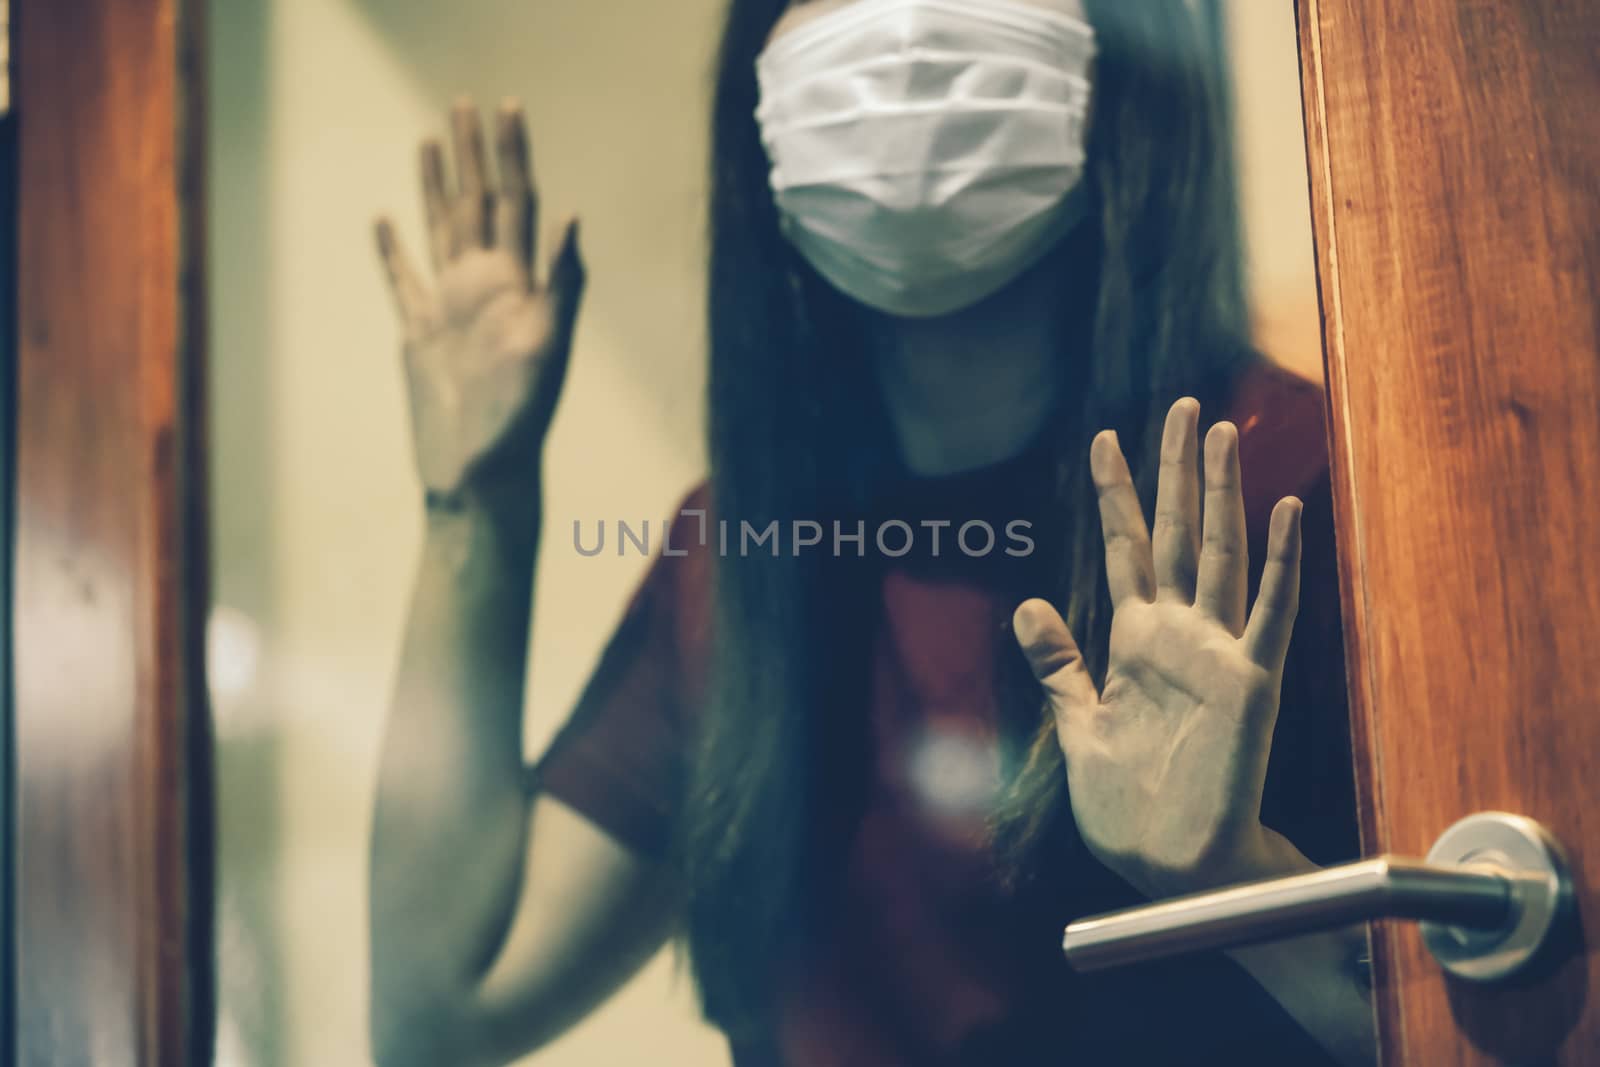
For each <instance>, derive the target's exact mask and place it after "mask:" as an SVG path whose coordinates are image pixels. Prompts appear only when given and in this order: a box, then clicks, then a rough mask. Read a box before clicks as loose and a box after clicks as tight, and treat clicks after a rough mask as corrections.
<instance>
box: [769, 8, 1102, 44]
mask: <svg viewBox="0 0 1600 1067" xmlns="http://www.w3.org/2000/svg"><path fill="white" fill-rule="evenodd" d="M859 2H860V0H789V6H788V7H787V8H786V9H784V12H783V14H782V15H781V16H780V17H779V19H778V21H777V22H776V23H775V24H774V25H773V27H772V33H771V34H769V35H768V37H767V41H768V43H769V44H770V43H771V42H772V41H775V40H777V39H778V38H779V37H782V36H783V35H784V34H786V33H788V32H789V31H790V30H792V29H794V28H796V27H797V26H804V25H805V24H806V23H808V22H810V21H811V20H812V19H814V18H819V17H821V16H823V15H826V14H827V13H828V12H830V11H837V10H839V9H840V8H841V7H848V6H850V5H851V4H855V3H859ZM1013 2H1014V3H1019V4H1032V5H1034V6H1035V7H1053V8H1056V9H1057V10H1059V11H1065V12H1068V13H1070V14H1073V15H1078V16H1082V15H1083V2H1082V0H1013Z"/></svg>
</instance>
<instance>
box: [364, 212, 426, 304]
mask: <svg viewBox="0 0 1600 1067" xmlns="http://www.w3.org/2000/svg"><path fill="white" fill-rule="evenodd" d="M375 229H376V235H377V238H378V258H379V259H381V260H382V261H383V269H384V272H385V273H386V274H387V275H388V277H389V290H390V292H392V293H394V299H395V304H396V305H397V306H398V307H399V309H400V318H401V320H402V321H404V322H405V323H406V324H407V325H408V326H409V325H410V324H412V323H414V322H416V321H417V319H418V318H419V317H420V316H421V314H422V306H423V302H424V301H425V300H426V299H427V291H426V289H425V288H424V286H423V283H422V276H421V275H420V274H418V273H417V269H416V267H415V265H413V263H412V261H411V257H410V255H408V254H407V253H406V250H405V248H404V246H402V245H401V244H400V238H399V236H398V235H396V233H395V232H394V224H393V223H392V222H390V221H389V220H388V219H386V218H384V219H379V220H378V222H377V226H376V227H375Z"/></svg>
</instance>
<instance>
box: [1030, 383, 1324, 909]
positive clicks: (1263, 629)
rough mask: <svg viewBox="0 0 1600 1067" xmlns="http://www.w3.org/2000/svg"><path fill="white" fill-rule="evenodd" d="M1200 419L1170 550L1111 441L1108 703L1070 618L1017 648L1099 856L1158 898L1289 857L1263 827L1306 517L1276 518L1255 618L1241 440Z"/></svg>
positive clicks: (1282, 504) (1182, 437) (1286, 505)
mask: <svg viewBox="0 0 1600 1067" xmlns="http://www.w3.org/2000/svg"><path fill="white" fill-rule="evenodd" d="M1199 416H1200V405H1199V404H1198V403H1197V402H1195V401H1194V400H1193V399H1189V398H1185V399H1183V400H1180V401H1178V402H1177V403H1176V404H1174V405H1173V406H1172V409H1171V410H1170V411H1169V412H1168V414H1167V421H1166V426H1165V431H1164V434H1163V438H1162V443H1161V469H1160V479H1159V483H1158V488H1157V499H1156V515H1155V535H1154V540H1153V542H1152V538H1151V535H1150V532H1149V530H1148V529H1147V527H1146V525H1145V518H1144V513H1143V510H1142V508H1141V507H1140V504H1139V498H1138V495H1137V493H1136V491H1135V489H1134V485H1133V479H1132V478H1131V477H1130V475H1129V471H1128V464H1127V461H1126V460H1125V458H1124V457H1123V455H1122V450H1121V448H1120V447H1119V445H1118V443H1117V439H1116V435H1115V434H1114V433H1112V432H1110V431H1106V432H1103V433H1101V434H1100V435H1099V436H1098V437H1096V438H1095V440H1094V442H1093V444H1092V446H1091V449H1090V467H1091V473H1092V474H1093V477H1094V483H1095V486H1096V488H1097V490H1098V492H1099V500H1100V520H1101V526H1102V529H1103V531H1104V534H1105V545H1106V574H1107V578H1108V583H1109V586H1110V592H1111V600H1112V604H1113V609H1114V610H1113V615H1112V623H1111V647H1110V650H1109V652H1110V658H1109V662H1108V668H1107V673H1106V680H1105V686H1104V688H1103V689H1099V690H1097V689H1096V688H1095V684H1094V681H1093V679H1092V678H1091V677H1090V675H1089V672H1088V671H1087V669H1086V668H1085V666H1084V662H1083V658H1082V656H1081V655H1080V653H1079V650H1078V646H1077V644H1076V643H1075V642H1074V640H1073V637H1072V634H1071V633H1070V632H1069V631H1068V629H1067V626H1066V624H1065V623H1064V622H1063V620H1062V618H1061V616H1060V614H1058V613H1057V612H1056V610H1055V609H1054V608H1053V607H1051V606H1050V604H1049V603H1047V602H1046V601H1043V600H1029V601H1027V602H1025V603H1023V604H1022V605H1021V606H1020V607H1018V609H1017V612H1016V616H1015V620H1014V622H1015V630H1016V634H1017V639H1018V641H1019V642H1020V644H1021V645H1022V648H1023V651H1024V652H1025V653H1026V654H1027V656H1028V659H1029V661H1030V663H1031V664H1032V666H1033V670H1034V674H1035V676H1036V677H1037V678H1038V679H1039V682H1040V684H1041V685H1042V686H1043V687H1044V690H1045V693H1046V694H1047V696H1048V699H1049V701H1050V704H1051V707H1052V708H1053V710H1054V713H1055V722H1056V732H1057V736H1058V738H1059V740H1060V742H1061V749H1062V751H1063V753H1064V754H1065V756H1066V765H1067V779H1068V786H1069V790H1070V793H1071V798H1072V813H1073V817H1074V818H1075V820H1076V821H1077V824H1078V829H1079V832H1080V833H1081V835H1082V837H1083V840H1084V842H1085V844H1087V845H1088V847H1089V849H1090V850H1091V851H1092V852H1093V853H1094V854H1095V856H1096V857H1097V858H1098V859H1100V861H1101V862H1102V863H1104V864H1105V865H1106V866H1107V867H1109V868H1110V869H1111V870H1113V871H1115V872H1116V873H1118V874H1119V875H1121V876H1122V877H1123V878H1124V879H1125V880H1127V881H1128V882H1130V883H1131V884H1132V885H1134V886H1135V887H1136V888H1139V889H1141V890H1142V891H1144V892H1145V893H1147V894H1149V895H1151V896H1162V895H1169V894H1172V893H1180V892H1187V891H1191V890H1196V889H1201V888H1207V887H1209V886H1213V885H1217V884H1221V883H1224V882H1230V881H1236V880H1244V879H1247V878H1249V877H1255V876H1260V875H1262V874H1264V873H1265V872H1266V871H1268V870H1270V868H1271V866H1272V859H1271V857H1274V856H1276V855H1281V854H1282V853H1283V852H1284V851H1285V847H1284V846H1285V843H1284V842H1283V841H1282V839H1281V838H1279V837H1278V836H1277V835H1276V834H1274V833H1272V832H1271V831H1268V830H1266V829H1265V828H1263V827H1262V825H1261V823H1260V809H1261V791H1262V785H1263V782H1264V779H1265V776H1266V769H1267V755H1268V752H1269V749H1270V747H1271V742H1272V731H1273V725H1274V723H1275V722H1276V720H1277V713H1278V694H1279V691H1280V689H1281V683H1282V677H1283V664H1284V657H1285V655H1286V654H1287V651H1288V647H1289V635H1290V632H1291V630H1292V628H1293V625H1294V616H1295V612H1296V609H1297V606H1298V600H1299V587H1300V524H1299V518H1300V509H1301V506H1300V502H1299V501H1298V500H1296V499H1294V498H1293V497H1286V498H1285V499H1283V500H1281V501H1279V502H1278V505H1277V507H1276V508H1274V510H1273V513H1272V522H1271V526H1270V532H1269V534H1268V547H1267V552H1268V558H1267V561H1266V565H1265V569H1264V572H1263V576H1262V580H1261V587H1260V592H1259V594H1258V596H1257V598H1256V603H1255V606H1254V609H1253V610H1252V611H1251V612H1250V614H1249V618H1248V620H1247V619H1246V615H1245V600H1246V588H1247V580H1248V579H1247V565H1248V560H1247V549H1246V532H1245V513H1244V499H1243V495H1242V492H1241V488H1240V478H1239V447H1238V446H1239V439H1238V432H1237V430H1236V429H1235V428H1234V426H1233V425H1232V424H1231V423H1227V422H1220V423H1218V424H1217V425H1215V426H1214V427H1212V429H1211V431H1210V433H1208V434H1207V435H1206V441H1205V477H1204V483H1203V484H1204V492H1205V507H1204V515H1205V518H1204V531H1203V533H1202V530H1201V500H1200V491H1201V480H1200V474H1199V470H1198V469H1197V468H1198V464H1197V457H1196V452H1197V437H1198V424H1199Z"/></svg>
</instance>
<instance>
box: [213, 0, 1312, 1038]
mask: <svg viewBox="0 0 1600 1067" xmlns="http://www.w3.org/2000/svg"><path fill="white" fill-rule="evenodd" d="M1227 6H1228V8H1229V14H1230V31H1229V32H1230V40H1231V42H1232V47H1233V48H1234V49H1235V51H1236V57H1237V70H1236V73H1235V89H1236V93H1237V95H1238V98H1239V102H1240V111H1241V115H1240V119H1241V121H1240V160H1241V165H1242V180H1243V190H1244V198H1245V204H1246V209H1247V210H1246V219H1245V223H1246V235H1247V238H1248V240H1249V242H1250V251H1251V258H1252V279H1253V284H1254V291H1255V294H1256V310H1257V322H1258V335H1259V336H1258V340H1259V341H1260V343H1261V344H1262V345H1263V346H1264V347H1265V348H1267V350H1268V351H1269V352H1271V353H1273V354H1274V355H1275V356H1277V357H1278V358H1280V359H1282V360H1283V361H1284V362H1286V363H1289V364H1291V365H1293V366H1295V367H1296V368H1297V369H1299V370H1301V372H1302V373H1305V374H1307V375H1309V376H1320V374H1321V344H1320V337H1319V334H1318V326H1317V322H1316V303H1315V300H1316V297H1315V292H1314V288H1313V273H1312V264H1311V248H1310V236H1309V225H1308V213H1307V207H1306V182H1305V162H1304V160H1305V154H1304V146H1303V141H1302V133H1301V122H1300V111H1299V81H1298V66H1297V59H1296V51H1295V44H1294V19H1293V9H1292V4H1291V3H1290V0H1230V2H1229V4H1228V5H1227ZM721 8H722V0H674V2H673V3H671V4H663V3H646V2H642V0H582V2H572V0H523V2H520V3H512V2H510V0H466V2H459V3H452V4H446V3H443V2H440V0H213V3H212V14H211V53H210V57H209V68H210V69H209V74H210V80H211V94H212V101H211V106H212V116H211V132H210V153H211V197H212V206H211V234H210V242H211V272H212V273H211V284H212V294H211V295H212V302H213V308H212V311H213V314H212V327H211V329H212V341H211V351H212V359H213V367H212V402H211V421H212V426H211V437H212V442H213V450H212V472H211V473H212V505H213V520H212V530H213V537H214V549H213V551H214V559H215V582H214V588H215V610H214V613H213V619H212V625H211V649H210V657H211V670H212V687H213V691H214V701H215V707H216V713H217V738H218V759H219V772H218V773H219V783H220V789H221V812H220V837H221V850H222V851H221V856H220V863H221V868H220V870H221V885H222V900H221V902H220V914H221V927H220V931H219V932H220V935H221V954H222V959H221V967H220V974H221V982H222V988H221V993H222V1008H223V1017H222V1020H221V1027H220V1030H221V1039H220V1047H219V1050H218V1052H219V1055H218V1064H219V1067H244V1065H251V1067H256V1065H260V1067H279V1065H293V1067H324V1065H327V1067H346V1065H351V1064H360V1063H365V1062H368V1053H367V1046H366V953H367V915H366V907H365V893H366V884H367V883H366V861H367V833H368V828H369V825H370V819H371V799H372V795H373V789H374V783H375V776H376V767H377V751H378V741H379V737H380V730H381V725H382V718H383V714H384V708H385V705H386V703H387V701H388V698H389V687H390V681H391V678H392V677H393V671H394V657H395V654H396V650H397V647H398V642H399V635H400V628H401V625H402V621H403V616H404V611H405V604H406V599H407V596H408V593H409V583H410V577H411V571H412V567H413V564H414V560H415V555H416V551H417V548H418V544H419V538H420V512H419V501H418V493H417V487H416V483H415V480H414V477H413V474H412V470H411V455H410V451H409V441H408V438H407V428H406V423H405V409H404V396H403V393H402V383H401V377H400V367H399V362H398V351H399V337H398V333H397V330H396V325H395V317H394V315H393V312H392V309H391V306H390V302H389V297H388V293H387V292H386V291H385V288H384V285H383V282H382V278H381V275H380V272H379V270H378V268H377V264H376V261H375V257H374V253H373V245H372V238H371V224H372V219H373V217H374V216H375V215H376V214H378V213H379V212H389V213H392V214H393V215H394V216H395V217H396V218H397V219H398V220H399V222H400V225H401V229H402V231H403V233H404V236H405V238H406V239H407V241H408V243H409V245H410V247H411V249H412V251H413V253H414V254H415V255H416V256H417V257H418V258H419V259H421V258H423V256H424V249H425V246H424V242H423V233H422V228H421V211H420V205H419V196H418V186H417V176H416V146H417V143H418V142H419V140H420V139H421V138H422V137H424V136H427V135H430V134H443V133H444V121H443V118H444V111H445V108H446V107H447V106H448V104H449V102H450V100H452V99H453V98H454V97H455V96H457V95H458V94H460V93H468V94H471V95H473V96H474V97H476V98H477V99H478V100H479V101H480V102H481V103H484V104H486V105H492V104H493V103H494V102H496V101H498V100H499V99H500V98H501V97H503V96H506V95H515V96H518V97H520V98H522V100H523V101H524V102H525V105H526V109H527V113H528V116H529V122H530V127H531V130H532V135H533V140H534V155H535V167H536V170H537V178H538V181H539V184H540V187H541V191H542V194H543V202H544V205H545V211H546V214H547V217H548V218H549V219H550V220H551V221H552V222H553V221H556V220H558V219H559V218H560V217H561V216H563V215H565V214H567V213H573V212H576V213H579V214H581V216H582V218H583V221H584V229H583V237H584V248H585V252H586V256H587V260H588V264H589V268H590V286H589V290H588V294H587V297H586V301H585V306H584V310H583V314H582V317H581V320H580V326H579V332H578V336H577V341H576V350H575V352H574V355H573V361H572V368H571V373H570V375H569V379H568V383H567V388H566V393H565V395H564V399H563V401H562V406H561V410H560V414H559V415H558V417H557V420H556V424H555V427H554V430H553V433H552V437H551V440H550V442H549V446H548V453H547V455H548V461H547V468H546V469H547V476H546V493H547V497H546V501H547V515H546V518H547V522H548V524H549V525H548V526H547V534H546V537H545V541H544V546H543V554H542V557H541V560H540V568H539V575H538V601H537V605H538V606H537V611H536V616H535V620H534V637H533V655H534V682H533V685H532V687H531V691H530V693H529V707H530V712H529V715H528V721H527V739H526V740H527V747H528V751H529V752H530V754H531V753H534V752H536V751H538V750H539V749H541V748H542V747H543V746H544V744H545V743H546V742H547V741H548V739H549V738H550V736H551V734H552V733H553V731H554V730H555V729H556V728H557V727H558V726H559V725H560V722H561V719H562V718H563V716H564V715H565V712H566V710H567V709H568V708H569V707H570V706H571V705H572V703H573V701H574V699H575V698H576V695H577V692H578V689H579V687H580V686H581V685H582V683H583V681H584V679H585V678H586V677H587V675H588V672H589V670H590V668H591V666H592V664H593V662H594V659H595V657H596V655H597V654H598V651H599V649H600V647H601V645H602V643H603V641H604V640H605V638H606V636H607V635H608V633H609V632H610V629H611V627H612V625H613V624H614V621H615V619H616V616H617V614H618V612H619V610H620V609H621V606H622V604H623V602H624V600H625V598H626V596H627V594H628V592H629V591H630V589H631V588H632V586H633V584H634V583H635V582H636V581H637V579H638V577H639V575H640V573H641V572H642V569H643V566H644V564H645V561H644V560H641V559H639V558H637V557H635V556H631V555H630V556H629V557H626V558H620V559H619V558H617V557H615V556H601V557H597V558H593V559H587V558H582V557H579V556H578V555H577V553H576V552H575V551H574V550H573V548H572V539H571V534H570V530H571V523H572V520H573V519H575V518H579V517H581V518H584V519H585V520H589V521H592V520H593V519H595V518H597V517H605V518H609V519H613V520H615V519H617V518H627V519H632V520H642V519H645V518H656V519H659V518H661V517H664V516H666V515H667V514H669V512H670V510H671V508H672V507H673V505H674V504H675V503H676V502H677V500H678V499H679V496H680V495H681V493H682V492H683V490H684V489H686V488H687V487H688V486H689V485H690V484H692V483H693V482H694V481H696V480H697V479H698V478H699V477H700V475H701V472H703V470H704V465H705V459H704V453H703V447H702V441H701V417H702V412H703V402H702V392H703V385H704V366H703V365H704V351H703V337H704V330H703V328H702V324H701V321H700V317H701V306H702V291H703V281H702V273H703V250H702V242H701V232H702V229H703V223H704V217H705V209H704V197H705V176H704V170H705V167H704V159H705V154H706V120H705V116H706V115H707V113H708V97H709V94H708V88H709V77H710V66H711V53H712V48H713V43H714V37H715V33H716V29H717V25H718V22H719V17H720V13H721ZM530 1062H533V1063H537V1064H541V1065H550V1067H557V1065H568V1067H576V1065H580V1064H581V1065H586V1067H589V1065H597V1064H606V1065H610V1064H618V1063H650V1064H657V1065H664V1067H671V1065H676V1064H683V1065H697V1067H699V1065H715V1064H718V1063H725V1062H726V1054H725V1052H724V1050H723V1046H722V1042H721V1041H720V1039H719V1038H718V1037H717V1036H716V1035H715V1034H714V1033H712V1032H711V1031H709V1030H707V1029H706V1028H705V1027H704V1026H702V1025H701V1024H700V1023H699V1022H698V1021H697V1019H696V1018H695V1014H694V1010H693V1001H692V996H691V995H690V991H689V989H688V988H687V982H686V981H685V980H684V979H682V978H681V977H680V976H679V975H678V973H677V972H676V969H675V967H674V963H673V960H672V958H671V956H670V954H668V953H663V955H662V956H661V957H660V958H658V959H657V960H656V961H655V962H654V963H653V964H652V965H651V966H650V967H649V968H648V969H647V970H646V971H645V972H644V973H643V974H641V975H640V976H639V977H638V978H637V979H636V980H635V981H634V982H633V983H632V984H631V985H630V986H629V987H628V988H627V989H626V990H625V991H624V992H623V993H622V994H621V995H620V996H619V997H617V998H616V999H614V1000H613V1001H612V1002H611V1003H610V1004H609V1005H608V1006H607V1007H606V1008H604V1009H603V1010H602V1011H601V1012H599V1013H598V1014H597V1015H595V1016H594V1017H593V1018H591V1019H590V1020H588V1021H587V1022H586V1023H584V1024H583V1025H582V1026H580V1027H579V1028H578V1029H577V1030H575V1031H574V1032H573V1033H572V1034H571V1035H570V1036H568V1037H567V1038H565V1039H563V1040H562V1041H560V1042H559V1043H557V1044H556V1045H554V1046H552V1047H551V1048H550V1049H548V1050H546V1051H545V1052H543V1053H541V1054H539V1055H538V1056H535V1057H533V1058H532V1059H531V1061H530Z"/></svg>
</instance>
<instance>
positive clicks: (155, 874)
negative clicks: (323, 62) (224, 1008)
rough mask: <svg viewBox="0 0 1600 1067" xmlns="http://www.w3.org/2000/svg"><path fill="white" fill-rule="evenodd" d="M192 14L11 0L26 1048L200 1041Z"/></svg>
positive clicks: (198, 244)
mask: <svg viewBox="0 0 1600 1067" xmlns="http://www.w3.org/2000/svg"><path fill="white" fill-rule="evenodd" d="M196 10H197V9H196V7H195V5H189V4H179V3H177V2H176V0H20V2H19V3H18V4H17V5H16V8H15V20H16V30H17V37H16V39H15V45H16V49H15V54H16V57H17V68H16V69H17V99H16V107H17V118H18V122H19V129H20V144H19V154H20V169H19V178H18V196H19V213H20V232H19V238H18V242H19V260H20V264H21V271H20V277H19V292H18V303H17V316H18V332H19V344H18V351H17V379H16V413H17V423H16V498H15V516H16V544H15V556H14V560H15V584H14V596H13V601H12V604H11V611H12V620H13V627H14V645H13V648H14V654H15V673H14V679H15V681H14V686H15V688H14V693H15V707H14V713H15V742H16V746H15V749H16V752H15V758H16V774H17V791H16V795H17V817H18V822H17V827H16V829H17V836H16V862H15V870H16V877H17V895H16V909H17V911H16V967H17V974H18V976H19V982H18V990H17V993H18V1002H17V1020H16V1022H17V1025H16V1030H15V1032H14V1034H8V1035H7V1037H6V1040H7V1041H8V1042H10V1043H13V1047H12V1048H11V1049H9V1050H7V1051H9V1052H11V1053H14V1055H15V1059H16V1062H18V1063H21V1064H27V1065H34V1064H38V1065H45V1064H51V1065H57V1064H89V1063H95V1064H100V1063H128V1064H149V1065H152V1067H153V1065H157V1064H159V1065H162V1067H166V1065H184V1064H188V1063H191V1062H192V1063H200V1062H204V1061H205V1059H206V1057H207V1056H208V1055H209V1041H208V1037H207V1035H208V1034H209V1028H210V998H209V995H208V985H207V976H208V974H209V953H210V941H209V928H208V921H207V917H208V914H209V912H208V908H209V885H208V884H207V873H208V872H207V866H206V860H205V857H206V856H207V855H208V853H209V847H210V842H209V829H208V821H207V817H206V816H207V812H208V810H209V803H210V797H209V792H208V777H207V773H206V772H207V763H206V760H207V749H206V745H205V737H206V732H205V726H206V720H205V715H204V710H205V701H204V687H203V684H202V682H201V674H200V666H201V658H200V650H201V642H200V634H201V632H202V624H203V617H204V616H203V612H204V604H205V600H204V597H205V553H204V538H203V526H202V525H201V521H202V513H201V511H200V501H199V497H198V495H197V494H196V493H195V488H196V487H197V486H199V485H201V484H202V482H203V480H202V478H201V471H200V469H199V451H198V446H199V443H200V440H201V437H200V434H201V432H202V429H201V424H200V420H199V405H198V398H199V378H198V374H199V372H200V370H201V368H202V366H203V361H202V359H201V355H202V349H201V343H202V340H203V331H202V326H203V319H202V318H201V305H200V302H199V286H200V281H201V259H200V250H201V248H202V246H203V241H202V236H201V233H200V231H199V229H198V226H197V222H198V220H199V218H200V213H201V211H202V209H203V197H202V195H201V189H200V184H199V178H200V175H199V171H198V164H199V161H200V159H201V156H200V154H199V153H197V152H195V151H194V147H195V146H196V145H198V144H199V140H198V138H199V131H200V130H201V125H200V123H199V122H198V119H199V112H198V103H199V99H200V97H199V88H198V86H196V85H194V84H193V82H192V81H190V80H186V78H185V76H184V69H185V66H187V69H188V70H189V71H193V70H195V69H198V68H197V67H196V65H195V64H193V62H192V59H193V47H194V45H195V44H196V43H197V38H196V37H195V36H194V35H195V34H196V33H197V32H198V30H197V21H196V20H195V18H194V15H195V13H196ZM0 1058H5V1057H0Z"/></svg>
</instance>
